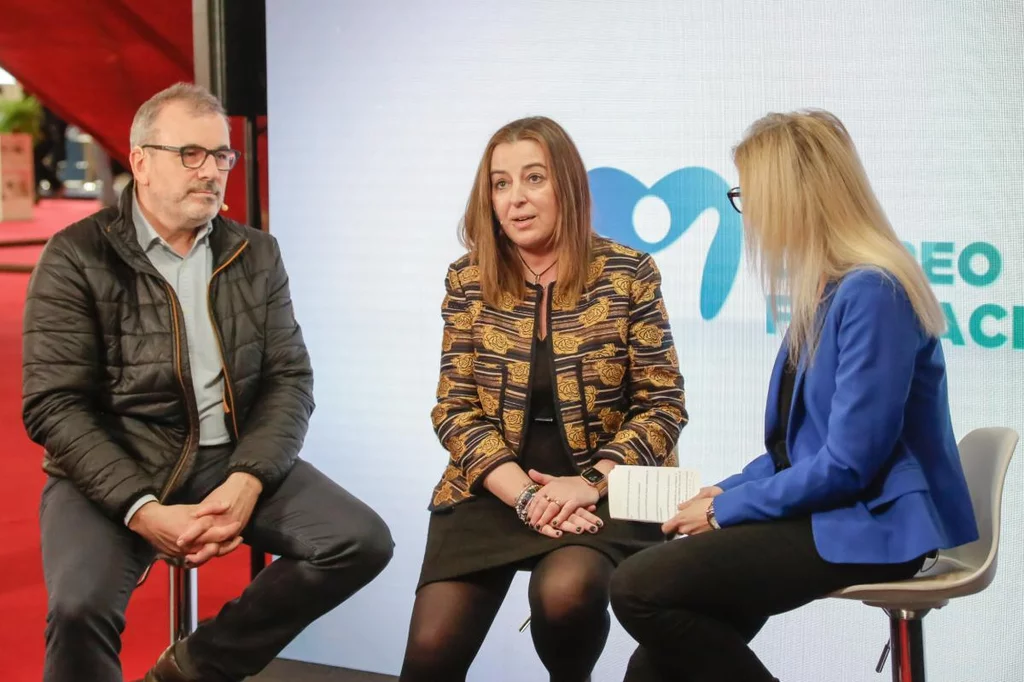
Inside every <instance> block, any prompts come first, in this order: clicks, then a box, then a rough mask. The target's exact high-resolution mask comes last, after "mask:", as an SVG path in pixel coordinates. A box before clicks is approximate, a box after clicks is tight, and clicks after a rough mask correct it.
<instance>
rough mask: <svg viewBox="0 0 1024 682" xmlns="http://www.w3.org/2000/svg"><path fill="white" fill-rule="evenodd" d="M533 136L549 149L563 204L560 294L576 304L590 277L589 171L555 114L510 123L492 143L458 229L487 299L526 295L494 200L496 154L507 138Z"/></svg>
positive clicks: (558, 236)
mask: <svg viewBox="0 0 1024 682" xmlns="http://www.w3.org/2000/svg"><path fill="white" fill-rule="evenodd" d="M519 140H533V141H534V142H536V143H537V144H539V145H540V146H541V147H542V148H543V149H544V154H545V155H546V156H547V160H548V165H549V168H550V172H551V181H552V185H553V187H554V190H555V198H556V200H557V202H558V222H557V224H556V225H555V233H554V237H553V241H554V243H553V247H554V249H555V250H556V251H557V253H558V282H557V284H556V288H555V291H556V294H557V295H559V296H560V297H565V298H566V300H569V301H573V302H575V301H576V300H577V299H578V298H579V296H580V293H581V292H582V291H583V287H584V285H585V283H586V278H587V266H588V265H589V263H590V249H591V238H592V236H593V232H592V228H591V224H590V184H589V182H588V180H587V169H586V168H585V167H584V165H583V159H582V158H580V153H579V151H578V150H577V149H576V145H575V144H574V143H573V141H572V138H570V137H569V134H568V133H567V132H565V130H564V129H563V128H562V127H561V126H560V125H558V124H557V123H555V122H554V121H553V120H551V119H550V118H547V117H544V116H531V117H529V118H521V119H519V120H516V121H512V122H511V123H508V124H506V125H504V126H502V128H501V129H500V130H498V131H497V132H496V133H494V135H492V136H491V139H490V140H489V141H488V142H487V147H486V148H485V149H484V154H483V157H482V158H481V159H480V164H479V166H478V167H477V171H476V179H475V180H474V181H473V189H472V191H471V192H470V195H469V201H468V202H467V204H466V213H465V216H464V217H463V220H462V224H461V225H460V230H459V239H460V241H461V242H462V245H463V246H465V247H466V248H467V249H468V250H469V252H470V259H471V261H472V262H473V263H474V264H475V265H477V266H479V268H480V288H481V290H482V293H483V297H484V300H485V301H487V303H489V304H491V305H492V306H499V305H500V302H501V298H502V295H503V294H511V295H513V296H514V297H515V298H516V299H517V300H520V301H521V300H523V299H524V298H525V296H526V285H525V283H524V280H523V272H522V269H521V265H520V260H519V256H518V255H517V254H516V251H515V245H514V244H513V243H512V242H511V241H510V240H509V239H508V237H506V236H505V233H504V232H503V231H502V229H501V225H500V224H499V223H498V219H497V218H496V217H495V215H494V206H493V204H492V201H491V155H492V154H493V153H494V148H495V147H497V146H498V145H499V144H502V143H504V142H507V143H512V142H518V141H519Z"/></svg>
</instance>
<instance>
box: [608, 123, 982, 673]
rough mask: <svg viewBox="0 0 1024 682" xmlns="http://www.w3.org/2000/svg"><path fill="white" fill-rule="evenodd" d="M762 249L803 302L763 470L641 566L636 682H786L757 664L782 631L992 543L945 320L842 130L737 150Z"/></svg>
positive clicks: (742, 478)
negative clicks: (868, 587)
mask: <svg viewBox="0 0 1024 682" xmlns="http://www.w3.org/2000/svg"><path fill="white" fill-rule="evenodd" d="M734 160H735V163H736V167H737V169H738V171H739V180H740V187H738V188H734V189H733V190H731V191H730V192H729V195H730V198H731V199H732V200H733V205H734V206H735V207H736V209H737V210H740V209H741V208H742V213H743V221H744V228H745V231H746V236H747V243H748V246H749V248H750V253H751V255H752V256H753V260H754V261H755V262H756V263H758V264H759V266H760V270H761V272H762V273H763V276H764V280H765V282H766V284H767V289H768V293H769V296H770V298H771V301H772V302H773V303H775V302H777V301H778V300H779V297H780V296H783V295H785V296H788V297H790V300H791V311H792V313H791V322H790V325H789V329H788V330H787V334H786V336H785V339H784V340H783V343H782V347H781V349H780V351H779V355H778V359H777V360H776V363H775V369H774V371H773V372H772V378H771V384H770V386H769V391H768V405H767V407H766V410H765V412H766V414H765V447H766V452H765V454H763V455H761V456H760V457H758V458H756V459H755V460H754V461H753V462H751V463H750V464H749V465H748V466H747V467H746V468H744V469H743V471H742V472H741V473H738V474H736V475H734V476H731V477H730V478H727V479H725V480H724V481H722V482H720V483H719V484H718V485H717V486H713V487H711V488H707V489H705V490H703V491H701V493H700V494H699V495H697V496H696V497H695V498H694V499H691V500H687V501H685V502H683V503H682V504H680V505H679V513H678V515H677V516H675V517H674V518H673V519H671V520H670V521H668V522H667V523H665V524H664V526H663V529H664V531H665V532H666V533H679V534H681V535H686V536H688V537H685V538H682V539H679V540H676V541H673V542H670V543H666V544H664V545H662V546H659V547H655V548H652V549H648V550H646V551H644V552H641V553H639V554H637V555H635V556H633V557H631V558H630V559H628V560H627V561H625V562H624V563H623V564H622V565H621V566H620V567H619V568H618V570H617V571H616V573H615V575H614V577H613V580H612V607H613V609H614V611H615V614H616V615H617V616H618V618H619V620H620V621H621V622H622V624H623V626H624V627H625V628H626V630H627V631H628V632H629V633H630V634H631V635H632V636H633V637H634V638H635V639H636V640H637V642H638V643H639V645H640V646H639V647H638V648H637V650H636V653H635V654H634V656H633V658H632V660H631V661H630V666H629V670H628V671H627V673H626V680H628V681H629V682H639V681H653V680H687V681H688V682H703V681H705V680H731V681H732V682H761V681H767V680H772V679H774V678H773V677H772V675H771V674H770V673H769V672H768V670H766V669H765V667H764V666H763V665H762V664H761V662H760V661H759V660H758V659H757V657H756V656H755V655H754V653H753V652H752V651H751V650H750V649H749V647H748V646H747V645H748V643H749V642H750V640H751V639H752V638H753V637H754V635H755V634H756V633H757V632H758V631H759V630H760V628H761V627H762V626H763V625H764V624H765V622H766V621H767V619H768V617H769V616H772V615H775V614H778V613H782V612H785V611H789V610H791V609H794V608H797V607H799V606H802V605H803V604H806V603H808V602H810V601H812V600H814V599H818V598H820V597H823V596H825V595H827V594H829V593H831V592H833V591H835V590H837V589H840V588H842V587H846V586H849V585H852V584H858V583H871V582H883V581H890V580H900V579H905V578H910V577H911V576H913V575H914V574H915V573H916V572H917V571H918V570H919V569H920V567H921V565H922V562H923V560H924V559H925V558H926V557H927V555H929V554H931V553H933V552H934V551H935V550H937V549H944V548H949V547H954V546H957V545H961V544H964V543H967V542H971V541H973V540H975V539H976V538H977V536H978V534H977V527H976V524H975V519H974V515H973V512H972V509H971V501H970V498H969V494H968V490H967V485H966V482H965V479H964V474H963V471H962V469H961V467H960V460H959V457H958V454H957V445H956V439H955V438H954V435H953V428H952V425H951V422H950V414H949V403H948V400H947V388H946V369H945V361H944V359H943V355H942V346H941V345H940V343H939V336H940V335H941V334H942V332H943V326H944V318H943V314H942V311H941V309H940V307H939V304H938V302H937V301H936V299H935V296H934V295H933V294H932V292H931V290H930V289H929V287H928V283H927V281H926V280H925V276H924V274H923V272H922V271H921V269H920V268H919V267H918V265H917V263H916V261H914V259H913V258H912V257H911V255H910V253H909V252H908V251H907V250H906V249H905V248H904V247H903V246H902V244H901V243H900V240H899V239H898V238H897V236H896V234H895V232H894V231H893V229H892V228H891V227H890V225H889V223H888V221H887V220H886V217H885V214H884V213H883V211H882V209H881V207H880V206H879V204H878V201H877V199H876V198H875V196H874V193H873V192H872V189H871V186H870V184H869V183H868V180H867V177H866V175H865V173H864V169H863V167H862V166H861V163H860V160H859V159H858V156H857V153H856V151H855V149H854V145H853V142H852V141H851V139H850V136H849V135H848V133H847V131H846V128H845V127H844V126H843V124H842V123H841V122H840V121H839V120H838V119H837V118H836V117H835V116H833V115H832V114H829V113H827V112H822V111H809V112H798V113H792V114H772V115H769V116H767V117H765V118H763V119H761V120H760V121H758V122H757V123H755V124H754V125H753V127H752V128H751V129H750V131H749V132H748V133H747V135H746V137H745V138H744V139H743V141H742V142H741V143H740V144H739V146H738V147H737V148H736V150H735V153H734Z"/></svg>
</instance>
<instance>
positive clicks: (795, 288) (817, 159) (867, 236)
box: [733, 110, 946, 363]
mask: <svg viewBox="0 0 1024 682" xmlns="http://www.w3.org/2000/svg"><path fill="white" fill-rule="evenodd" d="M733 160H734V161H735V164H736V168H737V170H738V171H739V178H740V188H741V192H742V197H743V225H744V231H745V233H746V238H747V247H748V249H749V256H750V259H751V262H752V263H755V264H756V266H757V267H758V270H759V271H760V274H761V276H762V278H763V281H764V284H765V286H766V289H767V291H768V295H769V300H770V306H771V309H772V312H773V315H775V316H776V318H777V317H778V307H779V299H780V297H781V296H789V298H790V310H791V315H790V323H789V339H788V343H789V349H790V358H791V360H792V361H793V362H794V363H795V362H796V361H797V359H798V358H799V357H800V354H801V353H804V354H806V356H807V360H808V361H809V362H810V361H811V360H813V358H814V354H815V351H816V350H817V345H818V337H819V331H820V330H819V328H818V325H819V324H820V320H818V321H817V322H816V317H817V310H818V305H819V304H820V302H821V299H822V281H823V278H824V279H825V280H829V281H835V280H838V279H840V278H841V277H843V276H844V275H846V274H847V273H849V272H850V271H852V270H857V269H864V268H870V269H875V270H878V271H880V272H882V273H883V274H885V275H886V276H889V277H894V278H896V280H897V281H898V282H899V283H900V284H901V285H902V286H903V289H904V290H905V291H906V293H907V297H908V298H909V300H910V303H911V305H912V306H913V308H914V312H915V314H916V315H917V317H918V320H919V322H920V325H921V327H922V328H923V330H924V331H925V332H926V333H927V334H929V335H931V336H935V337H937V336H939V335H941V334H942V333H943V332H944V331H945V325H946V319H945V316H944V315H943V312H942V308H941V307H940V306H939V302H938V300H937V299H936V298H935V294H934V293H933V292H932V290H931V287H930V286H929V284H928V280H927V279H926V277H925V274H924V272H923V271H922V270H921V267H920V266H919V265H918V263H917V261H916V260H914V257H913V256H912V255H911V254H910V252H909V251H908V250H907V249H906V247H904V245H903V244H902V243H901V242H900V240H899V237H897V236H896V232H895V231H894V230H893V229H892V226H891V225H890V224H889V221H888V219H887V218H886V216H885V212H884V211H883V210H882V207H881V205H880V204H879V203H878V199H877V198H876V197H875V194H874V191H873V190H872V189H871V184H870V183H869V182H868V178H867V174H866V173H865V172H864V167H863V165H862V164H861V161H860V158H859V157H858V155H857V151H856V148H855V147H854V144H853V140H851V139H850V135H849V133H848V132H847V130H846V127H845V126H844V125H843V123H842V122H841V121H840V120H839V119H838V118H837V117H836V116H835V115H834V114H831V113H829V112H827V111H821V110H804V111H798V112H793V113H787V114H769V115H767V116H765V117H764V118H761V119H760V120H758V121H757V122H755V123H754V124H753V125H752V126H751V127H750V129H749V130H748V131H747V133H746V135H745V136H744V138H743V140H742V141H741V142H740V144H739V145H737V147H736V148H735V150H734V151H733Z"/></svg>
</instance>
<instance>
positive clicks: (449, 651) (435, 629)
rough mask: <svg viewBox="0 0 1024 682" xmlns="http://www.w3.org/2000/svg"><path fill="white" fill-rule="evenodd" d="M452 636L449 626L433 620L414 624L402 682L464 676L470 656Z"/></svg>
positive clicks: (410, 633) (403, 665)
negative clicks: (432, 621) (446, 626)
mask: <svg viewBox="0 0 1024 682" xmlns="http://www.w3.org/2000/svg"><path fill="white" fill-rule="evenodd" d="M453 635H454V633H453V632H451V630H450V629H448V628H445V627H443V626H439V625H438V624H436V623H425V624H423V625H420V626H413V628H412V629H411V630H410V631H409V641H408V642H407V643H406V647H405V657H404V660H403V662H402V673H401V677H400V679H401V680H402V682H406V681H408V682H418V681H419V680H441V679H450V680H458V679H462V678H464V677H465V675H466V673H467V672H468V670H469V666H470V664H471V663H472V655H471V654H470V655H469V656H466V655H464V652H463V648H462V647H460V646H459V644H460V642H459V641H458V638H457V637H454V636H453Z"/></svg>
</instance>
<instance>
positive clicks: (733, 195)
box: [725, 187, 743, 213]
mask: <svg viewBox="0 0 1024 682" xmlns="http://www.w3.org/2000/svg"><path fill="white" fill-rule="evenodd" d="M725 196H727V197H729V203H731V204H732V207H733V208H735V209H736V212H737V213H743V199H742V198H741V197H740V188H739V187H733V188H732V189H731V190H729V191H728V192H726V193H725Z"/></svg>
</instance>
